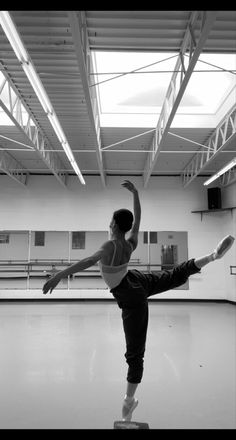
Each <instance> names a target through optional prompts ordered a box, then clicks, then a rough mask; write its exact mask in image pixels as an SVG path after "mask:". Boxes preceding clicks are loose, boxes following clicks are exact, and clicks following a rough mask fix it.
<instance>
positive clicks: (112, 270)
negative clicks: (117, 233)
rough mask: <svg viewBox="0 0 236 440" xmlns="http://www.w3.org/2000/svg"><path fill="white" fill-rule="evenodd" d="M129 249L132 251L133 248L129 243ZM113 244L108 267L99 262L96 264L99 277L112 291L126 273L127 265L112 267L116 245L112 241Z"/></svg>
mask: <svg viewBox="0 0 236 440" xmlns="http://www.w3.org/2000/svg"><path fill="white" fill-rule="evenodd" d="M128 243H129V244H130V247H131V249H132V251H133V246H132V244H131V243H130V242H128ZM113 244H114V253H113V257H112V261H111V264H110V266H107V265H105V264H102V263H101V261H99V262H98V266H99V268H100V272H101V276H102V278H103V279H104V281H105V283H106V284H107V286H108V287H109V288H110V289H113V288H114V287H116V286H118V285H119V284H120V282H121V281H122V279H123V278H124V276H125V275H126V274H127V272H128V264H129V262H128V263H124V264H120V265H119V266H112V264H113V262H114V258H115V254H116V243H115V241H113Z"/></svg>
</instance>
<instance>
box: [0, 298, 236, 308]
mask: <svg viewBox="0 0 236 440" xmlns="http://www.w3.org/2000/svg"><path fill="white" fill-rule="evenodd" d="M1 302H18V303H21V302H24V303H25V302H29V303H32V302H49V303H55V302H60V303H62V302H93V303H102V302H105V303H107V302H111V303H115V300H114V299H113V298H49V297H47V298H20V299H17V298H0V303H1ZM159 302H162V303H163V302H165V303H170V302H171V303H190V302H191V303H228V304H233V305H234V306H236V301H230V300H228V299H192V298H186V299H184V298H180V299H174V298H173V299H172V298H170V299H163V298H160V299H157V298H153V299H152V300H151V301H149V304H150V303H159Z"/></svg>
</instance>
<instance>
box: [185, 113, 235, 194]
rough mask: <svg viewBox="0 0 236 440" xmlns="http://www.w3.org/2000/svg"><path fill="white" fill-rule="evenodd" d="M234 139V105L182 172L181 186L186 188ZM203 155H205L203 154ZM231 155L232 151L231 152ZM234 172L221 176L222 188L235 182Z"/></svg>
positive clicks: (230, 171)
mask: <svg viewBox="0 0 236 440" xmlns="http://www.w3.org/2000/svg"><path fill="white" fill-rule="evenodd" d="M234 138H236V104H235V105H234V106H233V107H232V108H231V110H230V111H229V112H228V113H227V114H226V116H225V117H224V118H223V120H222V121H221V122H220V124H219V125H218V126H217V127H216V129H215V131H214V132H213V133H212V135H211V136H210V138H209V139H208V142H207V144H206V147H205V148H207V153H206V149H205V148H204V150H203V149H200V150H199V151H198V152H197V154H195V155H194V157H193V159H192V160H191V161H190V162H189V163H188V165H187V166H186V168H185V169H184V170H183V186H184V187H186V186H187V185H189V183H190V182H192V181H193V179H195V177H196V176H197V175H198V174H199V173H200V172H201V171H202V170H203V169H204V168H205V167H206V165H208V164H209V163H210V162H211V161H212V160H213V159H215V157H216V156H217V155H218V154H219V152H220V151H221V150H222V149H223V148H225V147H226V146H227V145H228V144H229V142H232V140H233V139H234ZM204 153H205V154H204ZM232 153H233V151H232ZM235 174H236V171H235V170H234V169H232V170H229V171H228V172H226V173H225V175H222V176H221V179H220V181H221V184H222V186H226V185H229V184H230V183H233V181H235V178H236V176H235Z"/></svg>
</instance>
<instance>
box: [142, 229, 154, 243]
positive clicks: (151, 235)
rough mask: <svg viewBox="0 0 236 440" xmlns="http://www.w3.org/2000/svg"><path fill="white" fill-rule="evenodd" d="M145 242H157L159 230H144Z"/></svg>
mask: <svg viewBox="0 0 236 440" xmlns="http://www.w3.org/2000/svg"><path fill="white" fill-rule="evenodd" d="M148 234H149V240H148ZM143 243H144V244H147V243H150V244H152V243H157V232H155V231H150V232H148V231H144V233H143Z"/></svg>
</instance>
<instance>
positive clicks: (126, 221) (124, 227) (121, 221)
mask: <svg viewBox="0 0 236 440" xmlns="http://www.w3.org/2000/svg"><path fill="white" fill-rule="evenodd" d="M112 220H114V222H115V224H116V225H117V226H118V228H119V230H120V231H121V232H123V233H126V232H128V231H129V230H130V229H131V228H132V223H133V220H134V217H133V214H132V212H131V211H129V210H128V209H118V211H115V212H114V213H113V218H112Z"/></svg>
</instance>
